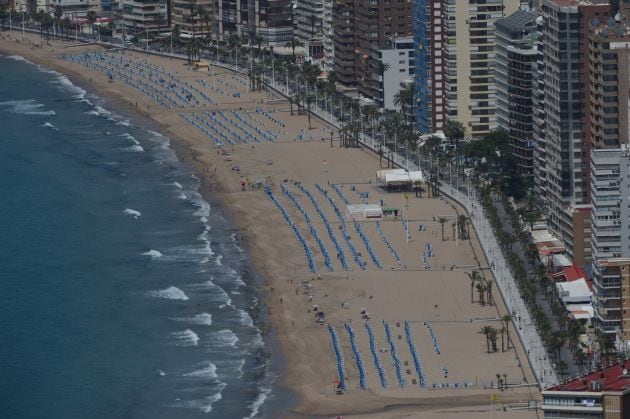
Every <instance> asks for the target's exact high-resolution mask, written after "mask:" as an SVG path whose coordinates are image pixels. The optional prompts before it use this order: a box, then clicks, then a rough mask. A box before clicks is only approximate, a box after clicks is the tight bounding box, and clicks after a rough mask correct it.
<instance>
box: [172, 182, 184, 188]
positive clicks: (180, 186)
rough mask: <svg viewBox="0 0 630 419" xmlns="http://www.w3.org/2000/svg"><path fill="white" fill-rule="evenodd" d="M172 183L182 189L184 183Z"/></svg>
mask: <svg viewBox="0 0 630 419" xmlns="http://www.w3.org/2000/svg"><path fill="white" fill-rule="evenodd" d="M172 185H173V186H175V187H176V188H177V189H182V184H181V183H179V182H173V183H172Z"/></svg>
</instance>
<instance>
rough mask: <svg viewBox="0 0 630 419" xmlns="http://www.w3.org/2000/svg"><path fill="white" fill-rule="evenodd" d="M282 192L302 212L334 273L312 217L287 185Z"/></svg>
mask: <svg viewBox="0 0 630 419" xmlns="http://www.w3.org/2000/svg"><path fill="white" fill-rule="evenodd" d="M282 192H283V193H284V194H285V195H286V196H287V197H288V198H289V200H290V201H291V202H293V205H295V207H296V208H297V209H298V210H299V211H300V213H302V216H303V217H304V219H305V220H306V225H308V228H309V230H310V232H311V234H312V235H313V237H314V238H315V241H316V242H317V245H318V246H319V249H320V250H321V252H322V255H323V256H324V264H325V265H326V267H327V268H328V270H329V271H330V272H332V271H334V270H335V269H334V268H333V264H332V260H330V255H329V254H328V250H327V249H326V246H325V245H324V242H323V241H322V239H321V237H319V233H317V229H316V228H315V226H314V225H313V223H312V221H311V217H310V216H309V215H308V213H307V212H306V211H305V210H304V208H303V207H302V204H300V202H299V201H298V200H297V199H296V198H295V196H294V195H293V194H292V193H291V192H290V191H289V188H287V186H286V185H282Z"/></svg>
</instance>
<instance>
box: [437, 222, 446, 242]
mask: <svg viewBox="0 0 630 419" xmlns="http://www.w3.org/2000/svg"><path fill="white" fill-rule="evenodd" d="M447 221H448V219H446V217H439V218H438V222H439V223H440V224H441V225H442V241H444V224H446V222H447Z"/></svg>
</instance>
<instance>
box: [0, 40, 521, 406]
mask: <svg viewBox="0 0 630 419" xmlns="http://www.w3.org/2000/svg"><path fill="white" fill-rule="evenodd" d="M4 33H5V34H6V32H4ZM14 33H15V32H14ZM19 37H21V35H19ZM27 38H28V39H35V40H39V37H38V36H37V35H34V34H31V35H30V36H27ZM70 42H72V41H70ZM20 46H21V47H24V46H25V45H20ZM61 46H64V44H63V43H62V44H61ZM65 46H67V45H65ZM7 47H8V46H5V43H3V42H2V41H0V51H9V53H10V54H16V55H22V56H24V57H25V58H27V59H28V60H29V61H31V62H34V63H36V64H39V65H41V66H44V67H46V68H50V69H53V70H55V71H59V72H60V73H62V74H63V75H65V76H67V77H68V78H69V79H71V80H72V81H73V83H76V84H77V86H80V87H82V88H84V89H85V90H86V91H88V92H90V93H95V94H97V95H98V96H100V97H103V98H105V99H106V100H107V101H108V102H109V103H112V104H115V106H114V108H115V109H112V110H114V111H115V112H116V113H120V114H122V115H123V116H126V115H129V114H131V115H133V117H134V118H136V119H140V120H143V121H146V122H147V124H150V125H155V126H157V129H156V130H157V131H159V132H161V133H163V134H164V135H166V136H167V137H168V138H169V139H170V140H171V148H172V149H173V150H174V151H175V153H176V154H177V156H178V159H180V160H181V161H182V163H184V164H187V165H191V167H192V168H193V169H194V171H195V173H196V175H197V177H198V179H199V181H200V186H199V193H200V194H201V195H202V197H203V198H204V199H205V200H206V201H207V202H208V203H209V204H211V205H212V206H213V208H218V209H219V211H220V213H221V215H222V216H224V217H225V218H227V219H228V221H229V222H230V223H231V224H232V225H234V226H235V227H236V228H237V230H238V234H239V237H240V239H241V240H240V243H239V244H240V245H241V246H242V247H243V248H244V250H245V251H246V253H247V255H248V256H249V257H248V262H249V263H248V265H249V266H248V270H249V271H250V274H251V275H252V280H253V281H254V282H257V281H260V283H259V289H260V292H261V308H262V309H263V310H269V312H268V313H262V314H263V315H264V316H265V317H266V324H267V325H268V327H269V328H270V329H272V331H271V332H270V330H263V331H262V332H263V334H264V335H265V336H268V335H275V336H277V338H275V340H276V341H277V343H278V347H280V348H281V352H282V356H283V358H284V361H285V362H284V363H283V365H281V371H282V372H286V374H283V375H282V377H281V379H280V380H278V381H277V382H275V383H274V386H273V387H274V388H275V389H280V390H281V391H283V392H284V391H286V392H288V393H290V394H291V395H295V397H294V398H295V401H296V404H295V405H292V406H290V407H289V406H287V409H286V411H285V412H283V413H284V415H285V416H288V417H302V416H308V417H313V416H314V415H316V416H329V415H333V414H334V413H333V412H340V413H344V414H348V415H352V414H360V415H368V414H375V415H377V416H375V417H378V415H379V414H385V413H388V414H389V413H394V412H396V414H398V413H402V412H408V411H409V410H410V409H417V408H429V407H432V408H438V409H445V408H447V407H450V406H454V405H456V404H457V402H459V403H465V406H466V407H473V406H484V405H486V404H487V400H485V399H482V398H480V397H479V396H477V395H470V396H457V397H453V396H444V397H442V396H436V397H430V398H429V397H425V398H424V399H418V398H415V397H412V396H409V397H400V396H396V397H393V396H386V395H378V396H376V395H375V394H372V392H371V391H370V398H369V399H367V400H362V399H356V398H355V397H358V396H357V394H358V393H357V394H354V395H353V394H348V397H347V398H346V399H350V400H349V401H348V400H346V402H345V403H346V405H347V404H348V403H353V404H354V405H355V407H353V408H351V409H350V410H347V409H348V407H347V406H346V405H343V406H345V407H342V405H336V403H329V404H328V405H327V406H323V405H322V404H321V402H320V401H315V400H314V399H315V398H314V397H312V396H313V394H312V391H311V394H310V397H309V390H307V389H305V388H303V386H302V385H300V384H299V378H300V373H301V370H300V368H298V367H296V362H299V361H296V359H294V358H295V357H291V355H292V350H294V349H295V347H296V343H295V342H294V343H291V341H290V340H291V332H290V331H289V329H288V325H287V318H286V316H287V313H286V312H285V311H284V310H285V309H284V306H282V305H281V304H282V299H280V304H278V301H275V300H277V297H276V295H277V294H274V286H277V285H278V281H279V280H280V281H282V280H284V279H285V278H289V277H295V278H296V279H297V278H308V277H310V276H311V275H310V274H305V273H304V272H301V273H300V274H299V275H298V274H297V270H296V271H295V272H294V274H291V272H288V273H286V272H287V270H286V269H284V272H285V273H286V274H285V275H281V274H279V272H282V271H283V270H279V268H278V267H279V266H283V265H282V264H281V263H280V264H278V263H277V261H273V260H270V259H268V258H266V257H265V255H269V252H270V249H269V248H268V247H267V245H266V244H265V243H264V241H265V238H264V236H261V233H260V230H256V229H255V228H254V227H253V226H252V225H250V224H249V223H248V220H251V218H249V219H248V216H247V215H246V213H247V212H248V210H249V209H250V208H248V207H247V206H246V205H244V204H243V203H242V202H240V201H241V200H239V194H240V193H239V192H237V191H236V190H234V189H233V188H232V189H231V188H230V187H229V184H230V183H231V182H234V174H233V173H230V171H229V170H228V169H226V166H225V165H224V164H222V163H223V162H222V160H221V158H220V156H215V155H214V153H205V154H204V153H201V152H200V151H198V150H197V149H196V148H198V147H199V143H195V142H194V141H193V140H191V139H187V138H185V134H184V133H178V132H176V131H175V130H176V129H177V128H176V127H172V126H171V125H169V123H168V122H165V121H163V120H162V121H160V116H161V113H160V110H157V111H156V110H155V109H150V110H149V104H151V103H152V102H150V101H149V100H148V99H146V98H145V97H144V96H140V95H139V94H138V93H137V92H135V91H133V90H131V89H130V88H126V87H124V86H123V87H121V86H117V88H116V89H115V90H114V89H107V87H108V85H107V84H104V83H106V81H105V76H104V75H102V74H96V73H93V71H92V70H88V69H83V70H84V71H85V74H81V72H79V71H77V70H76V69H74V68H73V66H75V65H74V64H73V63H70V62H66V61H62V60H60V59H57V58H55V57H54V53H53V52H49V54H52V55H53V56H52V57H46V56H42V55H43V51H42V50H43V49H46V48H43V49H40V50H38V49H35V50H34V51H33V52H32V53H30V54H29V53H28V50H27V51H20V48H16V49H11V48H8V49H6V48H7ZM93 48H94V47H92V49H93ZM21 49H22V50H23V49H24V48H21ZM16 50H17V51H16ZM40 52H41V53H42V54H38V53H40ZM58 52H59V51H57V53H58ZM77 52H79V51H77ZM171 60H172V61H175V60H174V59H171ZM97 78H100V79H101V80H100V81H97V80H95V79H97ZM125 93H127V94H129V93H130V94H131V97H133V98H134V99H137V100H138V102H137V103H140V107H139V108H138V105H137V104H136V107H135V108H134V107H133V105H132V102H130V101H129V98H130V97H128V96H125ZM134 93H135V95H134ZM128 103H129V104H130V105H132V106H130V107H129V108H127V104H128ZM145 104H146V105H147V106H146V109H147V110H146V111H145V106H144V105H145ZM156 108H157V106H156ZM314 119H315V118H314ZM320 122H321V121H320ZM320 125H324V126H325V125H326V124H323V123H322V124H320ZM252 148H253V147H252ZM236 149H237V150H238V151H237V153H239V152H242V153H243V154H246V150H245V149H244V148H240V147H236ZM232 150H234V147H233V148H232ZM249 152H251V150H249ZM342 153H346V152H345V151H343V152H342ZM353 153H354V154H359V153H361V154H363V155H364V156H366V157H363V158H364V159H366V158H369V159H371V160H373V161H378V157H376V156H375V155H374V153H372V152H371V151H368V150H367V149H360V150H353ZM296 176H297V174H296ZM447 202H448V203H449V204H451V205H455V206H457V207H459V206H458V205H457V204H456V203H453V202H451V201H450V200H449V201H447ZM460 210H461V209H460ZM274 249H276V247H274V246H272V249H271V250H272V253H273V250H274ZM473 250H474V247H473ZM476 253H477V254H476V256H475V258H477V257H478V258H481V259H483V253H482V252H478V251H477V252H476ZM292 255H294V254H293V253H292V254H287V256H288V257H289V258H290V257H291V256H292ZM282 262H284V261H282ZM285 265H286V264H285ZM285 268H286V266H285ZM287 282H288V279H287ZM498 308H499V307H497V309H498ZM287 310H289V309H287ZM289 315H291V314H289ZM301 343H302V344H304V343H305V342H301ZM272 346H273V345H272ZM271 349H275V348H271ZM272 356H273V355H272ZM348 363H350V359H348ZM302 372H303V370H302ZM523 375H525V372H523ZM371 396H375V397H371ZM519 397H521V396H519ZM508 399H509V397H506V400H508ZM331 400H332V399H331ZM353 400H355V401H354V402H353ZM359 400H361V401H359ZM515 400H516V398H515ZM518 400H521V399H520V398H518ZM359 404H360V405H359Z"/></svg>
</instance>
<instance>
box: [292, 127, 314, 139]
mask: <svg viewBox="0 0 630 419" xmlns="http://www.w3.org/2000/svg"><path fill="white" fill-rule="evenodd" d="M295 139H296V140H298V141H305V140H308V141H311V140H312V139H313V134H311V133H310V131H305V130H304V128H300V131H299V132H298V134H297V135H296V136H295Z"/></svg>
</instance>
